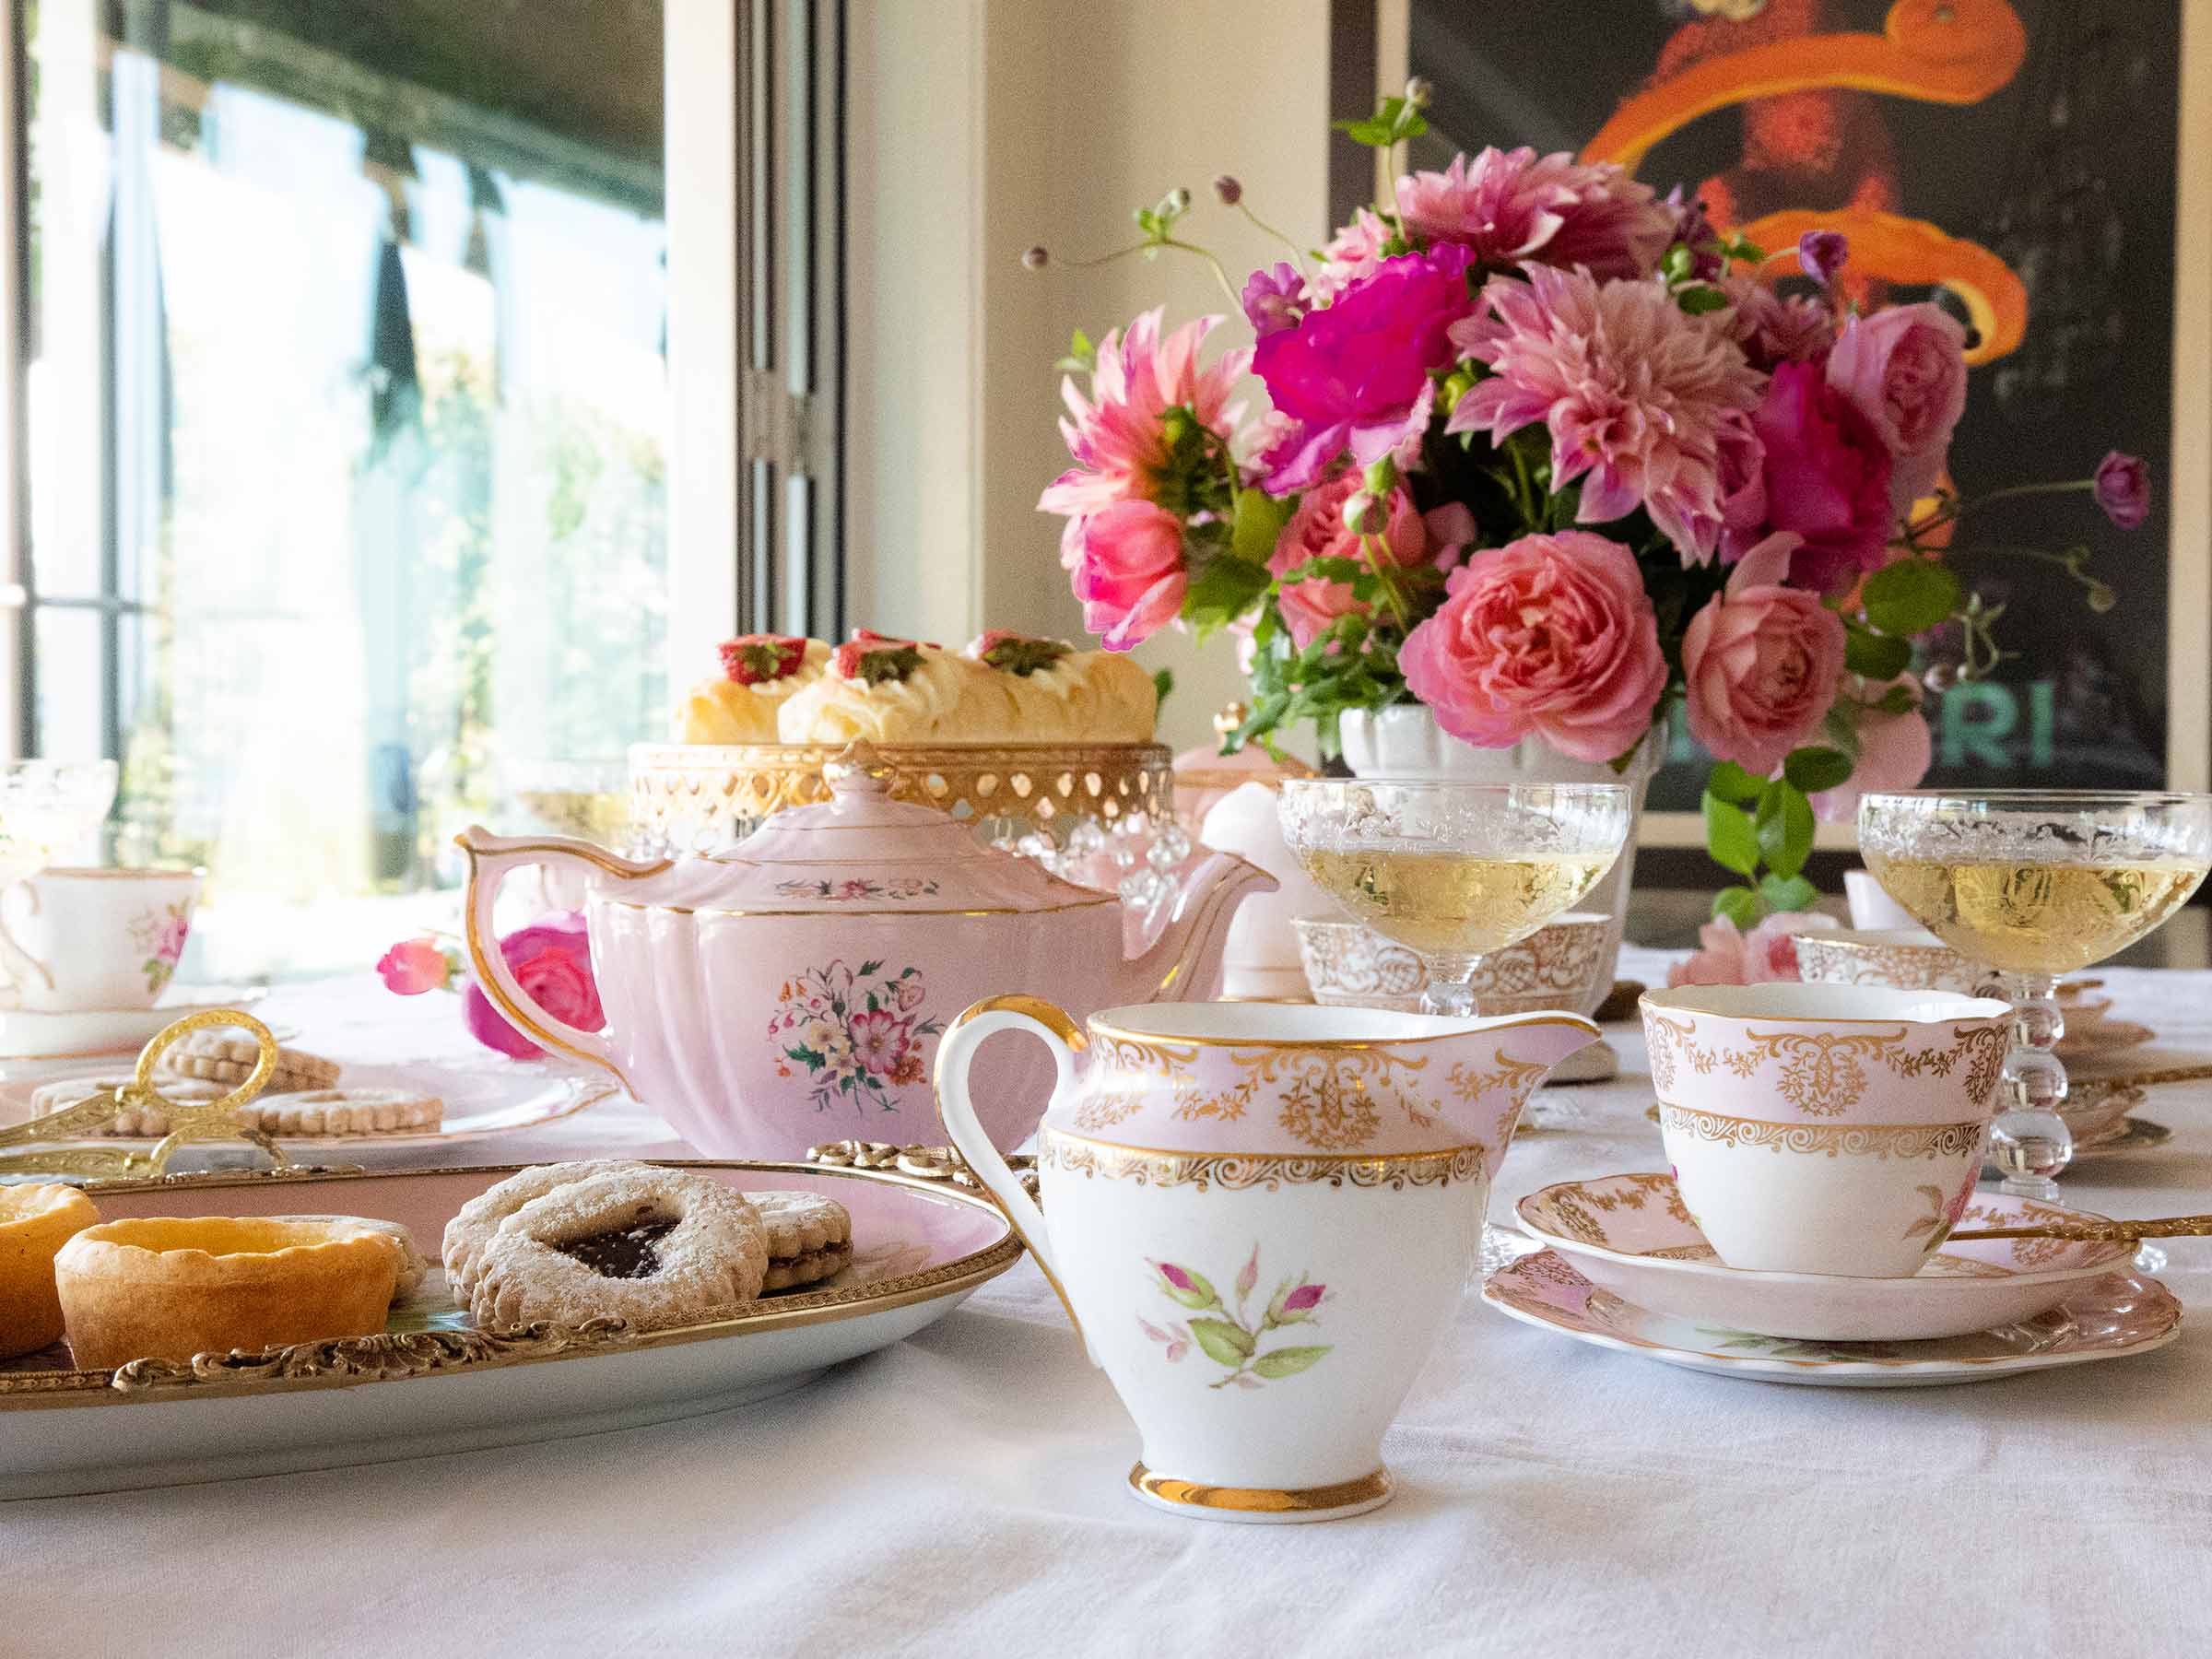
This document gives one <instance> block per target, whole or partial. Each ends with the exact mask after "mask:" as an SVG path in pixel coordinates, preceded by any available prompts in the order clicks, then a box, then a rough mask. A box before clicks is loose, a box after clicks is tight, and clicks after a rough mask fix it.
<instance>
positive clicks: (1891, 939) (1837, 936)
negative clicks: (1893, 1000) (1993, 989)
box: [1796, 927, 1995, 996]
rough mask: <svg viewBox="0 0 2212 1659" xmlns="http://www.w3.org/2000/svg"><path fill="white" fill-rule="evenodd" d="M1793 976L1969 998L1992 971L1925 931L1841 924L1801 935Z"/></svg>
mask: <svg viewBox="0 0 2212 1659" xmlns="http://www.w3.org/2000/svg"><path fill="white" fill-rule="evenodd" d="M1796 944H1797V977H1798V978H1799V979H1802V980H1804V981H1805V982H1806V983H1807V984H1824V985H1888V986H1891V987H1893V988H1895V989H1897V990H1900V991H1953V992H1956V993H1958V994H1959V995H1960V996H1975V995H1979V994H1981V993H1982V990H1983V987H1984V986H1986V985H1989V984H1991V983H1992V982H1994V979H1995V975H1994V973H1993V972H1992V971H1990V970H1989V969H1987V968H1984V967H1983V966H1981V964H1979V963H1977V962H1972V961H1969V960H1968V959H1966V958H1965V957H1962V956H1960V955H1959V953H1958V952H1957V951H1955V950H1953V949H1952V948H1951V947H1949V946H1948V945H1946V944H1945V943H1944V942H1943V941H1942V940H1941V939H1939V938H1937V937H1936V936H1935V935H1934V934H1932V933H1929V932H1927V931H1926V930H1925V929H1923V928H1918V927H1841V928H1833V929H1830V930H1829V931H1827V932H1806V933H1801V934H1799V935H1797V938H1796Z"/></svg>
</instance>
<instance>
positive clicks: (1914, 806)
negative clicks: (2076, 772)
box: [1859, 789, 2212, 1199]
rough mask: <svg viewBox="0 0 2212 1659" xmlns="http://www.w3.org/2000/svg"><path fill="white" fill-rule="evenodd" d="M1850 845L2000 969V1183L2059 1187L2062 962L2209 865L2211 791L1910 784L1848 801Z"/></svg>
mask: <svg viewBox="0 0 2212 1659" xmlns="http://www.w3.org/2000/svg"><path fill="white" fill-rule="evenodd" d="M1859 852H1860V855H1861V856H1862V857H1864V858H1865V861H1866V867H1867V868H1868V869H1869V870H1870V871H1872V872H1873V874H1874V877H1875V878H1876V879H1877V881H1879V882H1880V883H1881V884H1882V887H1883V888H1884V890H1885V891H1887V892H1888V895H1889V896H1890V897H1891V898H1892V899H1894V900H1897V901H1898V902H1899V903H1900V904H1901V905H1903V906H1904V907H1905V908H1906V909H1907V910H1909V911H1911V912H1912V914H1913V915H1914V916H1916V917H1918V918H1919V919H1920V921H1921V923H1922V924H1923V925H1924V926H1925V927H1927V928H1928V930H1929V931H1930V932H1932V933H1934V934H1935V935H1936V936H1937V937H1938V938H1940V939H1942V940H1943V941H1944V942H1945V943H1946V944H1947V945H1949V946H1950V947H1952V948H1953V949H1954V950H1956V951H1958V952H1959V954H1960V955H1961V956H1964V957H1967V958H1970V959H1972V960H1974V961H1976V962H1979V963H1981V964H1983V966H1984V967H1988V968H1994V969H1995V970H1997V971H1999V972H2000V973H2002V974H2004V975H2005V976H2006V992H2007V994H2009V995H2010V997H2011V999H2012V1004H2013V1007H2014V1010H2015V1014H2016V1020H2015V1025H2014V1035H2013V1045H2012V1049H2011V1052H2010V1053H2007V1054H2006V1059H2005V1080H2004V1085H2003V1087H2004V1088H2005V1090H2006V1097H2005V1100H2004V1101H2003V1102H2002V1104H2001V1107H2000V1110H1999V1112H1998V1113H1997V1116H1996V1120H1995V1121H1994V1123H1993V1124H1991V1125H1990V1159H1991V1161H1992V1162H1994V1164H1995V1165H1996V1166H1997V1168H1998V1170H1999V1171H2002V1172H2003V1174H2004V1177H2005V1179H2004V1182H2003V1187H2004V1190H2005V1191H2006V1192H2007V1193H2014V1194H2019V1195H2020V1196H2022V1197H2029V1198H2042V1199H2051V1198H2053V1197H2055V1196H2056V1195H2057V1191H2058V1189H2057V1186H2056V1184H2055V1182H2053V1180H2052V1177H2053V1176H2054V1175H2056V1174H2058V1173H2059V1172H2060V1171H2063V1170H2064V1169H2065V1167H2066V1165H2067V1164H2068V1163H2069V1162H2070V1161H2071V1160H2072V1159H2073V1156H2074V1138H2073V1135H2071V1134H2070V1133H2069V1132H2068V1131H2067V1128H2066V1125H2065V1119H2063V1118H2061V1117H2060V1116H2059V1114H2058V1107H2059V1106H2060V1104H2061V1103H2062V1102H2063V1101H2064V1100H2065V1098H2066V1068H2065V1065H2064V1064H2062V1063H2061V1061H2060V1060H2059V1058H2058V1056H2057V1055H2056V1054H2054V1053H2052V1052H2051V1051H2052V1048H2053V1044H2055V1043H2056V1042H2057V1041H2058V1040H2059V1038H2060V1037H2062V1036H2064V1035H2065V1020H2064V1018H2062V1016H2061V1014H2060V1012H2059V1006H2058V1001H2057V990H2058V976H2059V975H2061V974H2064V973H2073V972H2077V971H2079V970H2081V969H2083V968H2087V967H2088V966H2089V965H2090V964H2091V963H2093V962H2101V961H2102V960H2104V959H2105V958H2107V957H2109V956H2111V955H2112V954H2113V953H2114V952H2115V951H2118V950H2121V949H2124V947H2127V946H2129V945H2132V944H2134V943H2135V942H2136V940H2137V939H2140V938H2142V937H2143V936H2144V935H2146V934H2148V933H2149V932H2151V930H2152V929H2154V928H2156V927H2157V926H2158V925H2159V924H2160V923H2161V922H2163V921H2165V920H2166V918H2167V917H2168V916H2170V915H2171V914H2172V913H2173V912H2175V911H2176V910H2179V909H2180V908H2181V907H2182V905H2183V904H2184V903H2185V902H2187V900H2188V899H2189V896H2190V895H2191V894H2192V893H2194V892H2195V891H2196V888H2197V885H2198V884H2199V883H2200V882H2202V881H2203V880H2204V878H2205V872H2206V868H2207V867H2208V866H2212V795H2204V794H2160V793H2152V794H2129V793H2125V792H2107V791H2096V790H2084V791H2059V790H2036V789H1993V790H1983V791H1981V792H1979V793H1965V792H1953V791H1948V790H1936V789H1925V790H1909V791H1904V792H1901V793H1898V794H1869V795H1866V796H1865V798H1864V799H1862V800H1861V801H1860V803H1859Z"/></svg>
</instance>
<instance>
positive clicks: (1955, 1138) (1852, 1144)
mask: <svg viewBox="0 0 2212 1659" xmlns="http://www.w3.org/2000/svg"><path fill="white" fill-rule="evenodd" d="M1659 1112H1660V1121H1661V1123H1662V1124H1664V1125H1665V1127H1666V1128H1669V1129H1676V1130H1680V1131H1681V1132H1682V1133H1684V1134H1686V1135H1690V1136H1691V1137H1692V1138H1693V1139H1697V1140H1702V1141H1715V1142H1718V1143H1719V1144H1720V1145H1722V1146H1724V1147H1746V1148H1751V1149H1756V1148H1759V1147H1765V1148H1766V1149H1767V1150H1769V1151H1771V1152H1816V1153H1824V1154H1826V1155H1827V1156H1828V1157H1830V1158H1837V1157H1843V1158H1865V1157H1873V1158H1878V1159H1889V1158H1962V1157H1964V1156H1966V1155H1967V1154H1969V1153H1971V1152H1972V1151H1973V1150H1974V1148H1975V1147H1979V1146H1980V1145H1981V1144H1982V1131H1983V1121H1982V1120H1981V1119H1980V1118H1976V1119H1975V1120H1974V1121H1973V1122H1972V1123H1970V1124H1769V1123H1764V1122H1761V1121H1760V1120H1759V1119H1757V1118H1739V1117H1726V1116H1724V1115H1723V1114H1722V1113H1720V1112H1700V1111H1697V1110H1696V1109H1695V1108H1693V1107H1689V1106H1665V1105H1663V1106H1661V1107H1660V1108H1659Z"/></svg>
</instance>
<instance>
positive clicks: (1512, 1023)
mask: <svg viewBox="0 0 2212 1659" xmlns="http://www.w3.org/2000/svg"><path fill="white" fill-rule="evenodd" d="M1597 1039H1598V1030H1597V1027H1596V1026H1595V1025H1594V1023H1593V1022H1591V1021H1590V1020H1587V1019H1584V1018H1583V1017H1582V1016H1581V1015H1579V1014H1563V1013H1562V1014H1550V1013H1542V1014H1510V1015H1503V1016H1500V1018H1495V1019H1481V1020H1477V1021H1474V1022H1473V1023H1472V1024H1470V1025H1469V1026H1468V1027H1467V1028H1466V1035H1465V1037H1464V1038H1458V1039H1454V1040H1453V1042H1452V1043H1451V1045H1450V1046H1451V1047H1452V1049H1453V1065H1452V1066H1451V1068H1450V1078H1451V1085H1452V1087H1451V1088H1449V1089H1448V1090H1447V1091H1446V1092H1445V1095H1444V1099H1443V1112H1444V1115H1445V1117H1446V1118H1447V1119H1449V1120H1450V1121H1451V1124H1452V1125H1453V1128H1454V1129H1456V1130H1457V1131H1458V1132H1459V1133H1460V1134H1461V1135H1465V1136H1466V1138H1467V1139H1468V1140H1470V1141H1474V1142H1479V1143H1480V1144H1481V1145H1482V1147H1484V1148H1485V1149H1486V1151H1487V1152H1488V1161H1489V1170H1490V1172H1491V1174H1493V1175H1495V1174H1496V1173H1497V1172H1498V1166H1499V1164H1500V1162H1501V1161H1502V1160H1503V1159H1504V1157H1505V1152H1506V1148H1507V1147H1509V1146H1511V1145H1512V1138H1513V1125H1514V1124H1516V1123H1518V1122H1519V1121H1520V1117H1521V1111H1522V1108H1523V1107H1524V1106H1526V1105H1527V1104H1528V1099H1529V1097H1530V1096H1531V1095H1533V1094H1535V1092H1536V1090H1537V1089H1538V1088H1541V1087H1542V1086H1543V1083H1544V1079H1545V1077H1547V1076H1548V1075H1549V1073H1550V1071H1551V1068H1552V1067H1553V1066H1555V1065H1558V1064H1559V1062H1560V1061H1562V1060H1564V1059H1566V1058H1567V1056H1568V1055H1570V1054H1571V1053H1575V1052H1576V1051H1577V1050H1578V1049H1583V1048H1587V1047H1589V1046H1590V1044H1592V1043H1593V1042H1595V1041H1597Z"/></svg>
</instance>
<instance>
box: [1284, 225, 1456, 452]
mask: <svg viewBox="0 0 2212 1659" xmlns="http://www.w3.org/2000/svg"><path fill="white" fill-rule="evenodd" d="M1466 269H1467V251H1466V250H1465V248H1461V247H1454V246H1451V245H1445V246H1442V247H1439V248H1437V249H1435V250H1434V251H1432V252H1430V253H1409V254H1404V255H1401V256H1400V257H1398V258H1396V259H1386V260H1384V261H1383V262H1382V264H1381V265H1377V266H1376V267H1375V269H1374V270H1373V271H1372V272H1371V273H1370V274H1369V275H1368V276H1366V277H1362V278H1360V279H1359V281H1358V282H1355V283H1353V284H1352V285H1351V286H1350V287H1349V288H1346V289H1345V290H1344V291H1343V292H1342V293H1340V294H1338V295H1337V296H1336V299H1335V303H1333V304H1331V305H1328V306H1326V307H1324V309H1322V310H1320V311H1315V312H1308V313H1307V314H1306V315H1305V316H1304V317H1303V318H1302V319H1300V322H1299V324H1298V325H1297V326H1296V327H1295V328H1285V329H1278V330H1277V331H1276V332H1275V333H1273V334H1271V335H1267V336H1266V337H1265V339H1263V340H1262V341H1261V342H1260V343H1259V345H1258V347H1256V348H1255V349H1254V351H1253V371H1254V372H1255V373H1257V374H1258V375H1259V377H1260V379H1261V380H1263V381H1265V382H1266V384H1267V391H1268V394H1269V395H1270V396H1271V397H1272V398H1273V399H1274V402H1275V408H1276V412H1277V414H1279V415H1283V416H1285V417H1287V418H1289V419H1290V420H1292V421H1295V422H1296V423H1297V425H1296V427H1295V428H1294V429H1291V430H1290V431H1288V433H1286V434H1285V436H1284V437H1283V438H1282V439H1280V440H1279V441H1277V443H1276V444H1275V445H1274V446H1273V447H1272V448H1270V449H1269V450H1268V452H1267V453H1266V454H1265V456H1264V457H1262V460H1263V464H1264V465H1265V466H1266V467H1267V469H1268V470H1267V476H1266V478H1265V488H1267V490H1268V491H1269V493H1270V494H1275V495H1281V494H1284V493H1286V492H1287V491H1289V490H1292V489H1303V488H1307V487H1308V486H1310V485H1312V483H1313V482H1314V481H1315V480H1316V479H1318V478H1319V477H1321V476H1322V473H1323V472H1324V470H1325V469H1326V468H1327V466H1328V465H1329V463H1330V462H1332V461H1334V460H1335V458H1336V457H1337V455H1338V454H1340V453H1343V452H1344V451H1345V450H1347V448H1348V449H1349V450H1350V451H1351V455H1352V459H1353V460H1355V461H1356V462H1358V463H1359V465H1362V466H1365V465H1370V464H1371V463H1373V462H1376V461H1380V460H1381V459H1382V457H1383V456H1384V455H1388V454H1393V453H1397V452H1398V451H1399V450H1400V449H1401V448H1406V449H1408V450H1409V449H1410V448H1411V447H1412V446H1414V445H1416V444H1418V442H1419V441H1420V437H1421V434H1422V433H1423V432H1424V431H1426V430H1427V429H1428V426H1429V410H1430V406H1431V405H1432V404H1433V402H1434V400H1435V395H1436V387H1435V384H1434V382H1431V381H1430V374H1431V372H1432V371H1436V370H1438V369H1441V368H1443V367H1444V366H1445V365H1446V364H1448V363H1450V362H1451V361H1452V360H1453V358H1454V356H1455V355H1456V353H1455V352H1454V349H1453V345H1452V341H1451V337H1450V335H1449V330H1450V329H1451V326H1452V324H1454V323H1456V322H1458V321H1459V319H1460V318H1462V317H1464V316H1465V315H1466V314H1467V313H1468V312H1470V311H1472V310H1473V309H1474V301H1473V300H1471V299H1470V298H1468V295H1467V281H1466ZM1407 458H1410V457H1409V456H1408V457H1407Z"/></svg>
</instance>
